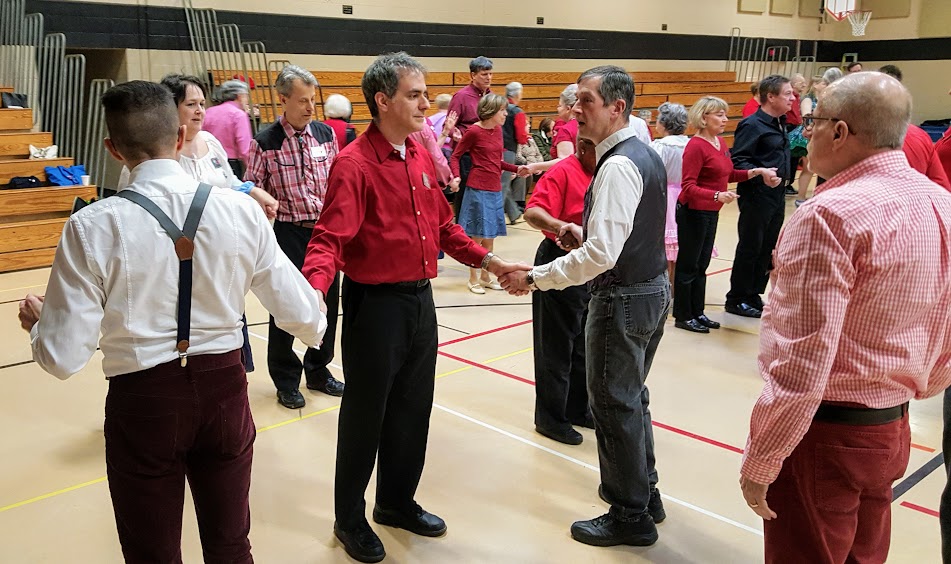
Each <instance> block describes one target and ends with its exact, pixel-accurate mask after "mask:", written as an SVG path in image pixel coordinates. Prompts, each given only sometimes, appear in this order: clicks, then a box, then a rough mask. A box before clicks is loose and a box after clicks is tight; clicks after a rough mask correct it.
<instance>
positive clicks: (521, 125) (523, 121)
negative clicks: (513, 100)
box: [515, 112, 528, 145]
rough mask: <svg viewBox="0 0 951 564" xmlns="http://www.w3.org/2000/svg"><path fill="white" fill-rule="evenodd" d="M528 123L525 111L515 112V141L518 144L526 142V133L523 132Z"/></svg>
mask: <svg viewBox="0 0 951 564" xmlns="http://www.w3.org/2000/svg"><path fill="white" fill-rule="evenodd" d="M526 125H528V118H526V117H525V112H519V113H517V114H515V142H516V143H518V144H519V145H524V144H526V143H528V133H526V132H525V126H526Z"/></svg>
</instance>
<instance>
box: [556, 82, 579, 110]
mask: <svg viewBox="0 0 951 564" xmlns="http://www.w3.org/2000/svg"><path fill="white" fill-rule="evenodd" d="M577 101H578V85H577V84H569V85H568V86H566V87H565V89H564V90H562V91H561V95H560V96H558V103H559V104H561V105H562V106H568V107H569V108H570V107H571V106H574V105H575V102H577Z"/></svg>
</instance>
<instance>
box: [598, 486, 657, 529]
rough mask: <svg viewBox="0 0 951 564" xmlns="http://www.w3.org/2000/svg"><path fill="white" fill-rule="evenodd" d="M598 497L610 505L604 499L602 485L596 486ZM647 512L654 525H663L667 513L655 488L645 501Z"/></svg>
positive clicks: (606, 499)
mask: <svg viewBox="0 0 951 564" xmlns="http://www.w3.org/2000/svg"><path fill="white" fill-rule="evenodd" d="M598 497H600V498H601V501H603V502H604V503H607V504H608V505H611V502H610V501H608V498H606V497H604V484H598ZM647 512H648V513H650V515H651V519H653V520H654V523H655V524H656V523H663V522H664V519H666V518H667V512H666V511H664V500H663V499H661V497H660V490H659V489H657V488H651V497H650V499H649V500H648V501H647Z"/></svg>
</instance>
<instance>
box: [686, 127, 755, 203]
mask: <svg viewBox="0 0 951 564" xmlns="http://www.w3.org/2000/svg"><path fill="white" fill-rule="evenodd" d="M717 139H719V141H720V150H719V151H717V150H716V149H715V148H714V147H713V145H711V144H710V143H709V142H708V141H707V140H705V139H701V138H700V137H696V136H694V137H691V138H690V141H687V146H686V147H685V148H684V164H683V173H684V177H683V181H682V182H681V187H682V188H683V190H682V191H681V192H680V197H678V198H677V201H678V202H680V203H681V204H686V205H687V207H688V208H690V209H692V210H707V211H720V208H722V207H723V204H721V203H720V202H718V201H716V200H714V199H713V196H714V195H715V194H716V193H717V192H726V191H727V188H728V187H727V184H728V183H730V182H740V181H742V180H746V179H747V177H748V176H749V173H748V172H747V171H745V170H736V169H734V168H733V161H732V160H730V149H729V148H728V147H727V146H726V141H724V140H723V138H722V137H717Z"/></svg>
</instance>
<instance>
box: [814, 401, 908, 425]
mask: <svg viewBox="0 0 951 564" xmlns="http://www.w3.org/2000/svg"><path fill="white" fill-rule="evenodd" d="M906 413H908V402H905V403H903V404H901V405H896V406H895V407H888V408H885V409H874V408H871V407H851V406H846V405H836V404H833V403H826V402H823V403H821V404H819V409H818V410H817V411H816V415H815V417H813V419H814V420H816V421H822V422H824V423H839V424H841V425H883V424H885V423H891V422H892V421H898V420H899V419H901V418H902V417H904V416H905V414H906Z"/></svg>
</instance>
